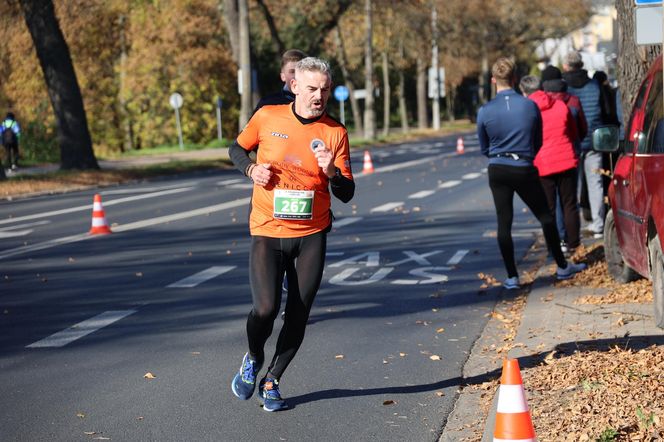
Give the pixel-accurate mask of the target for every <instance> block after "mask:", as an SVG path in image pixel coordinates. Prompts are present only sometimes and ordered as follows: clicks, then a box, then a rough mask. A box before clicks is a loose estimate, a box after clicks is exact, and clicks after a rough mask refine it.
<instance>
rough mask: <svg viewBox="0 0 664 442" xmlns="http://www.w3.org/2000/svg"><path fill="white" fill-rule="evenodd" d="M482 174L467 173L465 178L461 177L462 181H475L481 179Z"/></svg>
mask: <svg viewBox="0 0 664 442" xmlns="http://www.w3.org/2000/svg"><path fill="white" fill-rule="evenodd" d="M481 176H482V174H481V173H479V172H472V173H467V174H465V175H464V176H462V177H461V179H464V180H474V179H475V178H479V177H481Z"/></svg>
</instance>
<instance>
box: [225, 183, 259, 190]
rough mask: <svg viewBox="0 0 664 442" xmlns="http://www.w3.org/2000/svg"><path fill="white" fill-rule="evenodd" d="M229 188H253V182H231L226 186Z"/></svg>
mask: <svg viewBox="0 0 664 442" xmlns="http://www.w3.org/2000/svg"><path fill="white" fill-rule="evenodd" d="M228 187H229V188H231V189H253V188H254V184H253V183H238V184H231V185H229V186H228Z"/></svg>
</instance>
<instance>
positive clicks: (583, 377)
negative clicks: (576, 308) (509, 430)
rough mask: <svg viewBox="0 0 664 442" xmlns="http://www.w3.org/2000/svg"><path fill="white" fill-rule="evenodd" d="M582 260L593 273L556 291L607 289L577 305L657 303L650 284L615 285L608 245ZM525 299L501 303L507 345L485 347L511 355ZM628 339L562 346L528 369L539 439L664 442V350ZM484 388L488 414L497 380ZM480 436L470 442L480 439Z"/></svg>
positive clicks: (581, 255) (581, 253)
mask: <svg viewBox="0 0 664 442" xmlns="http://www.w3.org/2000/svg"><path fill="white" fill-rule="evenodd" d="M573 259H574V260H575V261H577V262H578V261H584V262H586V263H588V269H586V270H585V271H584V272H582V273H580V274H578V275H577V276H576V277H575V278H573V279H571V280H567V281H560V282H557V283H556V286H557V287H571V286H583V287H591V288H598V289H606V294H603V295H593V296H582V297H579V299H578V300H577V301H576V303H577V304H595V305H601V304H625V303H649V302H652V287H651V283H650V282H649V281H647V280H645V279H642V280H638V281H634V282H631V283H628V284H619V283H616V282H614V281H613V280H612V279H611V277H610V276H609V274H608V272H607V267H606V263H605V262H604V250H603V247H602V246H601V245H594V246H591V247H588V248H585V247H583V246H581V247H580V248H579V249H577V251H576V253H575V256H574V257H573ZM524 305H525V296H524V297H523V298H522V297H521V296H519V297H517V299H516V302H514V303H512V305H511V306H509V307H508V306H507V305H503V304H502V303H501V304H499V306H498V307H497V310H496V311H495V312H493V313H492V316H493V317H494V318H496V319H498V320H499V321H500V322H501V327H502V328H503V331H502V332H501V333H502V336H501V339H502V341H503V342H504V345H497V346H492V347H491V348H485V349H484V351H486V352H489V353H491V352H495V354H496V357H497V358H504V357H505V356H506V354H507V352H508V351H509V349H510V348H513V347H516V346H519V345H520V344H519V343H515V342H514V337H515V335H516V329H517V327H518V326H519V324H520V318H521V314H522V311H523V306H524ZM646 345H647V344H643V343H642V342H635V340H632V339H630V337H629V336H625V337H623V338H621V339H616V340H612V344H611V345H610V346H608V347H607V345H606V344H604V345H602V344H601V343H596V344H592V343H586V345H585V346H584V345H582V344H581V343H575V344H568V345H567V346H566V347H567V348H566V347H565V346H559V348H558V349H557V351H553V352H551V353H549V354H548V355H546V356H545V357H544V358H543V359H542V360H541V363H540V364H538V365H536V366H532V367H522V369H521V371H522V377H523V382H524V388H525V390H526V396H527V397H528V403H529V407H530V410H531V413H532V418H533V424H534V426H535V432H536V434H537V437H538V440H539V441H540V442H548V441H550V442H554V441H563V442H567V441H569V442H571V441H593V442H596V441H598V442H610V441H643V442H650V441H664V347H662V346H657V345H651V346H646ZM471 388H473V389H475V390H480V391H482V395H481V397H482V404H481V408H482V411H483V412H488V410H489V409H490V408H491V401H492V400H493V398H494V393H495V392H496V391H497V388H498V380H497V379H496V380H493V381H490V382H484V383H482V384H480V385H474V386H471ZM481 438H482V434H481V432H480V431H477V432H476V438H475V437H474V438H471V439H464V440H473V441H480V440H481Z"/></svg>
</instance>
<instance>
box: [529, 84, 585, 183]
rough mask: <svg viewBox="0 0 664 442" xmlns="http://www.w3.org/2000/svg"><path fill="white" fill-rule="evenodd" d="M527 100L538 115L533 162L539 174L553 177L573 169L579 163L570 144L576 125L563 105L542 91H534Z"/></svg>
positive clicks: (572, 145)
mask: <svg viewBox="0 0 664 442" xmlns="http://www.w3.org/2000/svg"><path fill="white" fill-rule="evenodd" d="M528 98H530V99H531V100H533V101H534V102H535V103H536V104H537V107H539V109H540V112H541V113H542V147H541V148H540V150H539V152H538V153H537V156H535V161H534V164H535V167H537V170H538V171H539V175H540V176H547V175H553V174H555V173H560V172H564V171H566V170H569V169H573V168H576V166H577V164H578V162H579V160H578V158H577V156H576V152H575V151H574V142H573V140H575V139H576V136H577V135H576V123H575V122H574V120H573V118H572V113H571V112H570V110H569V109H568V108H567V105H566V104H565V103H564V102H562V101H560V100H556V99H554V98H551V96H549V95H548V94H547V93H546V92H543V91H536V92H534V93H532V94H530V95H529V96H528Z"/></svg>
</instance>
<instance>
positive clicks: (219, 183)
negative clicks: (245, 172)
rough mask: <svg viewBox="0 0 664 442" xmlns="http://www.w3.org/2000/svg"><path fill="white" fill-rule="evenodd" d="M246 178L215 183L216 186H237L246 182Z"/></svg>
mask: <svg viewBox="0 0 664 442" xmlns="http://www.w3.org/2000/svg"><path fill="white" fill-rule="evenodd" d="M246 181H247V179H246V178H235V179H232V180H224V181H217V186H229V185H231V184H238V183H244V182H246Z"/></svg>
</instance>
